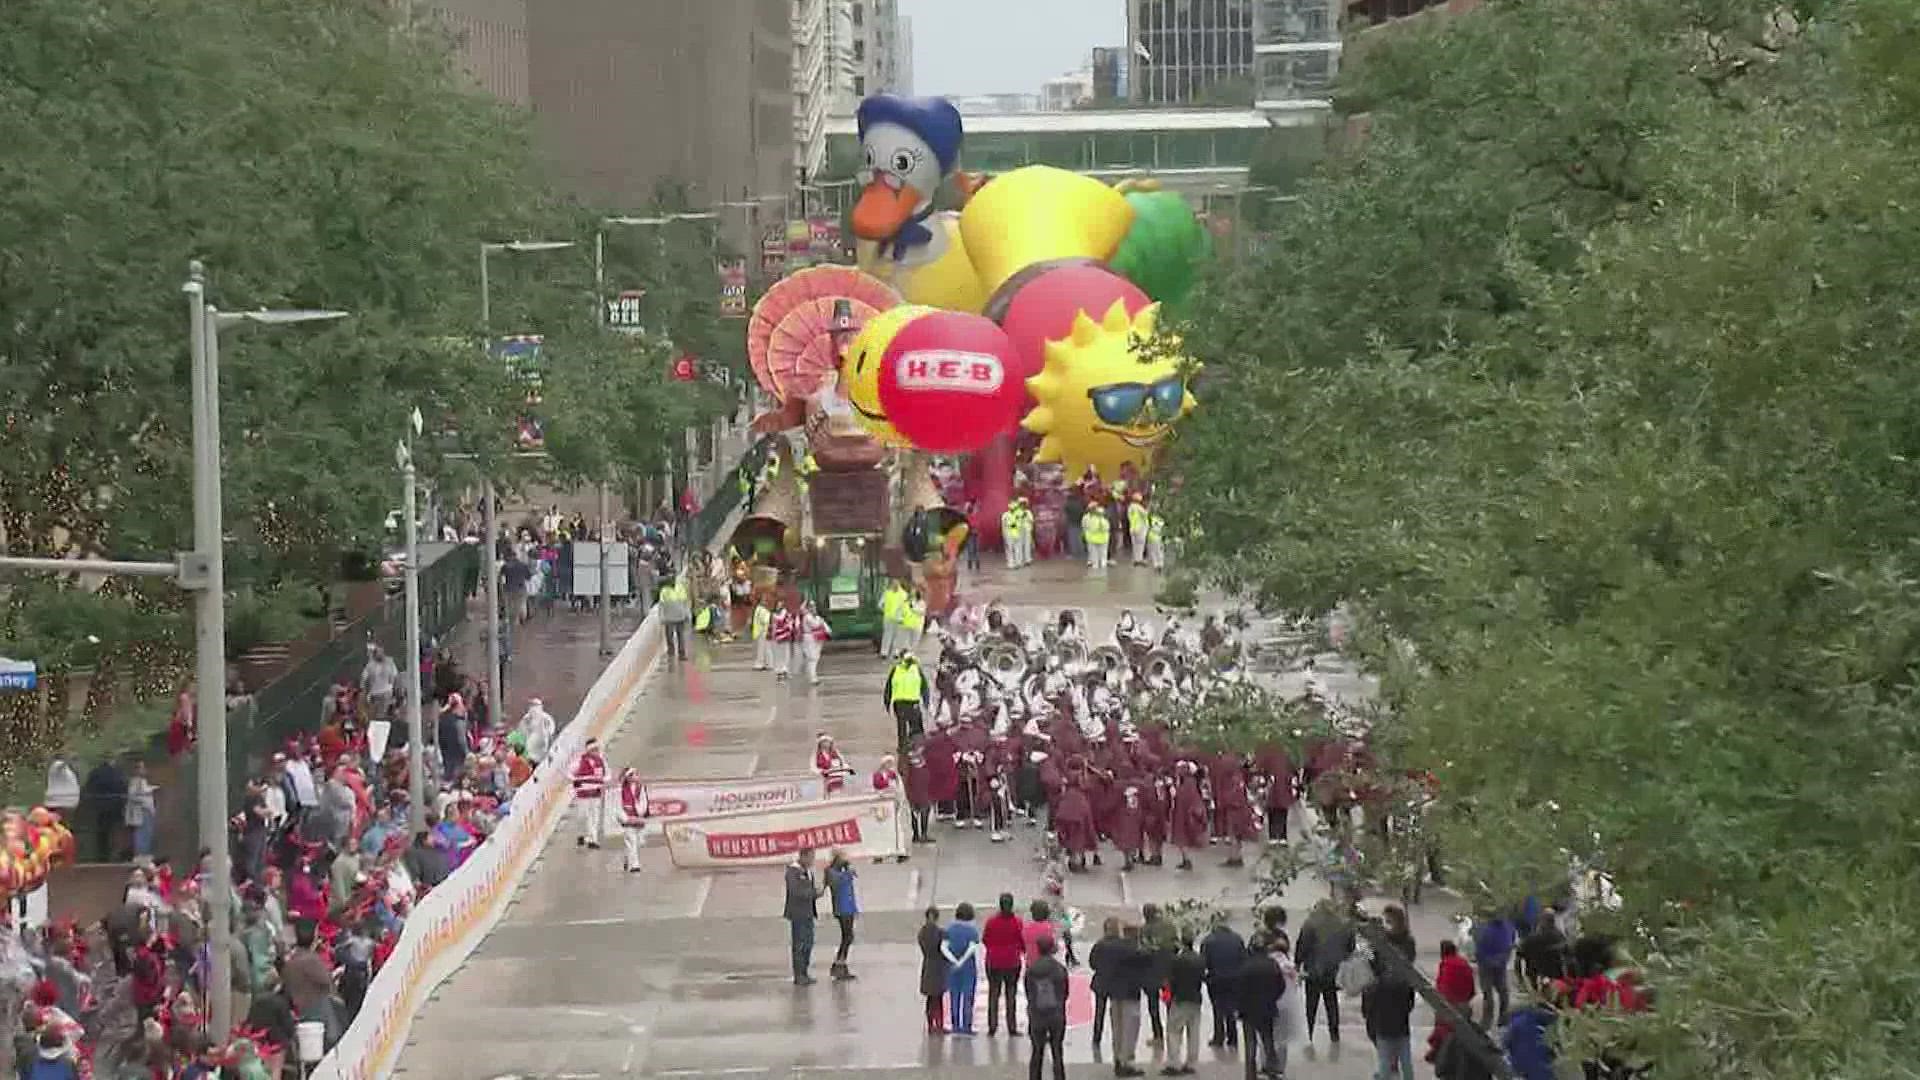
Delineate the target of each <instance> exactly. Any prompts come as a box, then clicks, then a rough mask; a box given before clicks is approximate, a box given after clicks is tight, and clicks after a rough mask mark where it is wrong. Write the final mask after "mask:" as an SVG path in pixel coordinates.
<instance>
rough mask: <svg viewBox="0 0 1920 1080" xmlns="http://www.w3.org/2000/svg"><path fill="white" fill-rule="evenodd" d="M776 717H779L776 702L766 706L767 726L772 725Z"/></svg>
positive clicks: (778, 708) (778, 707)
mask: <svg viewBox="0 0 1920 1080" xmlns="http://www.w3.org/2000/svg"><path fill="white" fill-rule="evenodd" d="M778 719H780V706H779V705H777V704H775V705H769V706H767V726H768V727H772V726H773V724H774V721H776V720H778Z"/></svg>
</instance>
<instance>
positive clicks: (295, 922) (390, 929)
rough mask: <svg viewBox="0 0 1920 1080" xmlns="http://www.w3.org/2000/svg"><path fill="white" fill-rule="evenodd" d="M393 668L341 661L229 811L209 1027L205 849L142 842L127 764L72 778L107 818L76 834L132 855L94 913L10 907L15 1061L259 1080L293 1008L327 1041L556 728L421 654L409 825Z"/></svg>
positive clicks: (28, 1069)
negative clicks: (39, 915)
mask: <svg viewBox="0 0 1920 1080" xmlns="http://www.w3.org/2000/svg"><path fill="white" fill-rule="evenodd" d="M401 678H402V676H401V675H400V673H399V670H398V667H397V665H396V664H395V663H394V662H393V660H392V658H391V657H389V656H387V655H386V654H385V653H384V652H383V651H382V650H380V649H379V648H378V647H371V648H370V649H369V651H368V655H367V659H366V662H365V665H364V667H363V668H362V669H361V671H360V672H359V673H358V675H357V677H354V678H350V679H342V680H341V681H340V682H339V683H337V684H336V685H334V686H332V687H331V688H330V689H329V691H328V693H327V694H326V696H325V698H324V700H323V701H322V702H320V704H319V716H320V726H319V728H318V729H317V730H316V731H313V732H311V733H309V734H302V735H299V736H296V737H294V738H291V739H289V740H288V741H287V742H286V743H285V745H284V746H283V747H282V748H281V749H279V750H278V751H277V752H275V753H273V754H272V755H271V757H270V759H269V760H268V762H267V765H266V768H265V770H264V771H263V772H262V773H261V774H260V775H258V776H256V777H253V778H252V779H250V780H249V781H248V783H247V785H246V790H245V794H244V796H243V797H242V800H241V803H240V807H239V812H238V813H237V814H235V815H234V817H233V820H232V823H231V826H232V827H231V854H232V865H233V880H232V882H231V884H230V885H227V886H226V887H228V888H230V889H231V890H232V893H231V896H230V910H231V911H232V912H233V913H234V927H235V945H234V949H233V952H232V954H231V956H230V957H229V958H228V960H227V962H228V963H229V964H230V965H231V971H232V985H233V997H234V1000H233V1016H234V1018H235V1030H234V1031H233V1032H232V1033H231V1034H230V1035H228V1036H226V1037H222V1036H221V1035H220V1034H216V1033H211V1032H209V1031H208V1030H207V1015H208V1012H209V1009H208V1007H207V992H208V986H209V979H208V972H209V968H210V965H211V964H212V963H214V962H215V958H214V957H213V955H212V954H211V951H210V949H209V948H208V937H209V935H208V933H207V927H208V913H209V907H208V904H207V902H206V898H207V890H209V889H211V888H214V887H218V886H216V884H215V882H214V879H213V878H212V876H211V874H210V865H211V859H210V858H208V857H207V856H206V853H204V852H203V853H202V858H201V859H200V861H199V864H198V865H195V866H191V867H176V866H175V865H174V864H173V863H172V861H171V860H169V859H168V858H166V857H165V856H164V855H161V856H155V855H153V854H152V850H153V849H152V841H151V825H150V821H151V816H152V806H151V791H150V789H149V788H143V787H142V786H141V785H142V784H143V782H144V769H143V768H140V767H138V766H135V767H133V768H132V769H131V770H129V771H130V773H131V775H128V774H127V773H123V772H121V770H120V768H119V767H118V766H117V765H115V766H111V768H109V766H107V765H103V766H101V767H100V768H99V769H96V770H95V771H96V772H99V771H101V770H102V769H107V770H108V771H111V772H113V773H115V774H116V775H115V776H105V775H104V774H103V775H102V776H100V777H95V776H93V775H92V774H90V775H89V777H88V782H87V784H84V785H80V786H82V787H83V788H88V787H91V788H94V789H97V790H98V791H105V790H106V789H107V788H112V789H113V792H114V794H115V795H116V796H117V799H116V803H115V806H116V811H115V812H117V813H118V815H119V816H118V817H115V818H114V820H112V821H109V820H107V819H108V817H109V816H112V815H111V814H109V813H108V812H106V811H102V812H99V813H97V814H95V815H91V817H92V818H97V819H98V820H91V819H90V817H89V816H88V815H81V816H80V818H79V820H77V821H76V822H75V824H76V825H78V826H79V827H80V832H81V836H82V838H83V842H89V843H94V844H98V845H99V846H100V847H99V850H101V851H103V852H105V853H106V854H107V855H108V856H109V857H111V856H114V855H116V854H117V853H119V852H122V851H126V850H129V847H130V848H131V850H133V851H134V852H135V855H134V867H133V869H132V870H131V871H130V873H129V875H128V880H127V884H126V888H125V892H124V895H123V897H122V900H121V902H120V903H119V904H118V905H116V906H115V907H114V908H113V909H112V910H111V911H110V912H109V913H108V914H107V915H106V916H105V917H104V918H103V919H101V920H100V921H99V922H98V923H97V924H95V925H92V926H78V925H74V924H71V923H55V924H51V925H46V926H43V927H39V928H36V929H21V928H20V927H19V926H18V925H17V924H16V921H15V919H13V918H12V917H8V918H7V919H6V920H5V924H4V926H0V1023H7V1024H8V1030H7V1032H6V1033H7V1034H8V1035H10V1036H11V1040H10V1042H11V1047H12V1052H13V1058H14V1063H15V1069H16V1070H17V1071H18V1072H19V1074H20V1075H22V1076H25V1077H30V1078H34V1080H40V1078H45V1080H62V1078H67V1077H87V1076H91V1077H99V1078H110V1080H175V1078H180V1080H193V1078H197V1077H202V1076H208V1075H214V1074H215V1073H214V1070H216V1069H218V1070H224V1071H221V1072H219V1073H218V1075H221V1076H225V1077H241V1078H245V1080H271V1078H276V1077H279V1076H281V1075H282V1074H283V1073H282V1070H283V1069H287V1068H289V1065H288V1060H289V1058H291V1057H293V1056H294V1055H293V1053H292V1052H291V1051H292V1050H293V1047H294V1045H295V1043H296V1037H297V1025H298V1024H300V1023H301V1022H302V1021H311V1022H315V1023H318V1024H319V1025H321V1030H322V1033H323V1040H324V1043H325V1045H327V1046H331V1045H332V1044H333V1043H334V1042H335V1041H336V1040H338V1038H339V1037H340V1035H341V1033H342V1032H343V1031H344V1030H345V1027H346V1025H347V1024H348V1023H350V1022H351V1021H352V1019H353V1017H354V1015H355V1014H356V1013H357V1012H358V1011H359V1009H360V1007H361V1004H362V1001H363V1000H364V998H365V995H366V992H367V988H368V986H369V984H370V983H371V981H372V979H373V976H374V974H375V973H376V972H377V971H378V970H379V968H380V966H381V964H382V963H383V962H384V961H385V960H386V958H387V956H388V955H389V954H390V953H391V952H392V951H393V949H394V947H395V945H396V944H397V943H398V940H399V935H400V931H401V928H402V927H403V926H404V925H405V922H406V918H407V915H408V913H409V912H410V911H411V910H412V909H413V908H414V906H415V905H416V904H418V903H419V901H420V900H421V898H422V897H424V896H425V895H427V893H429V892H430V891H431V890H432V889H434V888H435V887H437V886H439V885H440V884H442V883H443V882H444V881H446V879H447V878H448V877H449V876H450V875H451V874H452V873H453V872H454V871H455V870H457V869H459V867H460V866H461V865H462V864H463V863H464V862H465V861H466V860H467V859H468V858H469V857H470V856H471V855H472V854H473V852H474V851H475V850H477V849H478V848H479V846H480V844H481V843H482V842H483V841H484V840H485V839H486V838H487V836H488V835H490V834H491V833H492V832H493V830H494V828H495V827H496V826H497V825H498V823H499V822H500V821H501V820H502V818H503V817H504V816H505V815H507V814H508V813H510V812H511V807H512V799H513V794H514V792H515V791H516V790H517V789H518V788H519V787H520V786H521V785H522V784H524V783H525V782H526V781H527V779H528V778H529V777H530V776H531V775H532V773H533V769H534V767H535V765H537V764H538V762H539V760H540V758H541V757H542V756H543V755H544V754H545V752H546V749H547V747H548V746H550V745H551V743H552V740H553V737H554V731H555V727H556V723H555V720H554V718H553V717H552V715H551V714H550V713H548V712H547V711H546V709H545V708H544V707H543V706H542V704H541V703H540V701H539V700H538V699H532V700H530V701H529V703H528V707H527V709H526V711H525V714H524V715H523V716H522V717H521V718H520V719H519V720H518V721H517V722H515V723H512V724H506V723H503V721H502V718H501V717H500V716H499V715H497V712H496V710H495V709H494V708H493V704H492V702H491V701H490V700H489V697H488V694H487V688H486V687H485V686H484V685H483V684H481V683H480V682H479V681H477V680H474V679H471V678H468V677H466V676H465V675H464V674H463V673H462V672H461V671H460V669H459V667H458V666H457V665H456V664H455V663H454V662H453V661H452V659H451V657H449V656H447V655H446V654H444V653H436V654H433V655H431V656H429V657H427V658H425V659H424V660H423V664H422V678H423V681H424V682H426V683H427V684H428V685H429V686H430V688H431V701H432V703H433V704H432V707H430V708H429V709H428V716H429V717H431V719H429V720H428V721H427V723H428V731H427V732H426V737H427V741H428V745H427V753H426V759H425V762H426V773H427V785H426V798H427V810H426V814H425V818H424V820H425V827H424V828H421V829H418V830H415V829H414V828H413V827H412V820H411V819H412V808H411V806H410V803H409V799H408V775H407V774H408V751H407V747H408V742H409V740H408V732H407V729H406V725H405V720H404V715H403V712H402V710H401V708H400V705H401V701H400V699H401V698H403V697H404V695H403V694H399V693H396V691H395V687H396V683H397V682H398V681H399V680H400V679H401ZM59 766H60V767H61V768H67V767H66V765H65V763H64V762H62V763H59ZM68 771H69V772H70V771H71V770H70V769H68ZM56 779H57V780H59V781H60V782H61V783H62V784H64V782H65V777H57V778H56ZM136 808H137V809H138V810H139V811H140V812H139V814H137V815H136V814H134V813H133V812H132V811H133V809H136ZM135 817H138V818H139V820H138V821H136V820H134V818H135ZM121 826H124V827H121ZM89 853H90V852H89ZM9 916H11V913H9ZM288 1075H291V1073H288Z"/></svg>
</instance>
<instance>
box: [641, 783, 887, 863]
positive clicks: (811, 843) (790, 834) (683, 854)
mask: <svg viewBox="0 0 1920 1080" xmlns="http://www.w3.org/2000/svg"><path fill="white" fill-rule="evenodd" d="M665 831H666V834H667V854H668V855H670V856H672V857H673V865H675V866H678V867H681V868H683V869H696V868H708V867H720V866H778V865H780V864H781V863H785V862H789V861H791V860H792V859H793V855H794V852H796V851H799V850H800V849H802V848H811V849H813V850H814V851H818V852H820V853H821V854H822V855H824V854H825V853H826V852H828V851H830V850H834V849H838V850H840V851H842V852H844V853H845V854H846V856H847V858H849V859H852V860H854V861H855V862H858V861H860V860H862V859H888V858H893V857H895V856H898V855H905V854H906V853H907V850H906V845H905V844H903V843H901V833H902V831H903V830H902V829H901V828H900V803H899V802H898V801H897V800H895V799H893V798H891V797H889V796H886V795H851V796H839V797H835V798H831V799H822V800H820V801H818V802H809V803H798V804H795V805H792V806H781V807H775V808H773V809H770V810H742V811H739V812H736V813H732V814H712V815H708V816H706V817H686V818H676V819H674V820H672V821H669V822H667V824H666V830H665Z"/></svg>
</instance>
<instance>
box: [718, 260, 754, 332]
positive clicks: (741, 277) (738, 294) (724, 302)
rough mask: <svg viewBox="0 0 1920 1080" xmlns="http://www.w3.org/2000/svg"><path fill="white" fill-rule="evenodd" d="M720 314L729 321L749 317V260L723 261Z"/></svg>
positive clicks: (720, 266) (721, 264)
mask: <svg viewBox="0 0 1920 1080" xmlns="http://www.w3.org/2000/svg"><path fill="white" fill-rule="evenodd" d="M718 269H719V273H720V314H721V315H723V316H725V317H726V318H729V319H744V318H746V317H747V260H745V259H721V260H720V262H719V266H718Z"/></svg>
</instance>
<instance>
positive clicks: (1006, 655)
mask: <svg viewBox="0 0 1920 1080" xmlns="http://www.w3.org/2000/svg"><path fill="white" fill-rule="evenodd" d="M980 661H981V666H982V667H984V668H986V669H987V674H989V675H991V676H993V681H994V682H996V683H998V684H1000V685H1001V686H1003V687H1005V688H1006V689H1008V690H1012V689H1015V688H1017V687H1018V686H1019V685H1020V680H1021V679H1022V678H1024V677H1026V674H1027V657H1026V654H1025V653H1024V652H1022V651H1021V650H1020V647H1019V646H1017V645H1013V644H1009V643H1006V642H995V643H993V644H990V645H988V646H986V647H985V648H983V649H982V650H981V651H980Z"/></svg>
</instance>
